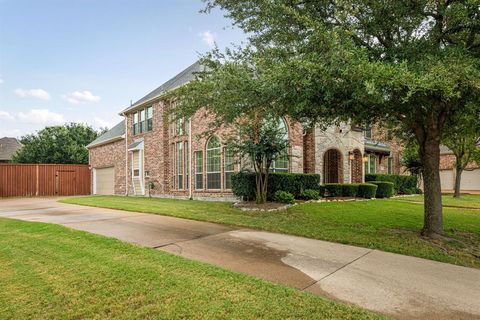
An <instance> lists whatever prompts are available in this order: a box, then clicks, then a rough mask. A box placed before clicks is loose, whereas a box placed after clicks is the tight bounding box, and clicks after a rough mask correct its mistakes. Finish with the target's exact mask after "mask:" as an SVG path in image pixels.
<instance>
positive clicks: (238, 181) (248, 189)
mask: <svg viewBox="0 0 480 320" xmlns="http://www.w3.org/2000/svg"><path fill="white" fill-rule="evenodd" d="M255 189H256V185H255V173H252V172H246V171H240V172H237V173H234V174H233V175H232V192H233V194H234V195H236V196H237V197H240V198H242V199H243V200H253V199H255Z"/></svg>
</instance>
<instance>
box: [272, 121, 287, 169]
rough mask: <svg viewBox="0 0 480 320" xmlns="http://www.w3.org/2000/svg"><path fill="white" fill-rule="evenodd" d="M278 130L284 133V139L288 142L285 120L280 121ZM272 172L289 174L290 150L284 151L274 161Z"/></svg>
mask: <svg viewBox="0 0 480 320" xmlns="http://www.w3.org/2000/svg"><path fill="white" fill-rule="evenodd" d="M278 129H279V130H280V131H281V132H283V139H284V140H285V141H288V127H287V123H286V122H285V119H283V118H279V119H278ZM270 170H271V171H272V172H288V149H286V150H284V151H283V152H281V153H280V154H278V155H277V157H276V158H275V159H274V160H273V161H272V165H271V166H270Z"/></svg>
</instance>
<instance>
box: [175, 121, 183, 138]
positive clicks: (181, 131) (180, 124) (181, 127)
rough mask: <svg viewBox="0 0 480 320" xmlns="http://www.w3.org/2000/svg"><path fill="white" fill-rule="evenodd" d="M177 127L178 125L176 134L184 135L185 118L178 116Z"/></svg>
mask: <svg viewBox="0 0 480 320" xmlns="http://www.w3.org/2000/svg"><path fill="white" fill-rule="evenodd" d="M175 127H176V134H177V135H178V136H183V135H184V134H185V130H184V129H185V123H184V121H183V118H178V119H177V120H176V122H175Z"/></svg>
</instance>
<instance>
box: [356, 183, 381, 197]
mask: <svg viewBox="0 0 480 320" xmlns="http://www.w3.org/2000/svg"><path fill="white" fill-rule="evenodd" d="M377 188H378V186H377V185H376V184H371V183H361V184H359V185H358V196H359V197H361V198H365V199H372V198H375V195H376V194H377Z"/></svg>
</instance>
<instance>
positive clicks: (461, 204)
mask: <svg viewBox="0 0 480 320" xmlns="http://www.w3.org/2000/svg"><path fill="white" fill-rule="evenodd" d="M398 200H399V201H411V202H419V203H423V196H421V195H419V196H413V197H404V198H398ZM442 203H443V206H446V207H458V208H476V209H480V195H472V194H466V195H462V196H461V197H460V198H454V197H453V196H452V195H444V196H442Z"/></svg>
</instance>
